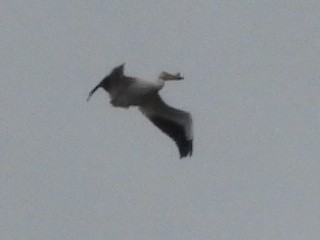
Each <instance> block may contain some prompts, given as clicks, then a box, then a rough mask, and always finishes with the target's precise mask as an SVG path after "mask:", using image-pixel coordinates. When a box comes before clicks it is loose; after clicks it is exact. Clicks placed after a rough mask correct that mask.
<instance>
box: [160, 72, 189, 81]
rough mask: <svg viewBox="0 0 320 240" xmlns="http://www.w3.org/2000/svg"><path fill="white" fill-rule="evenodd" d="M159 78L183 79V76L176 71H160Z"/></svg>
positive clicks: (166, 79) (165, 79)
mask: <svg viewBox="0 0 320 240" xmlns="http://www.w3.org/2000/svg"><path fill="white" fill-rule="evenodd" d="M159 79H162V80H164V81H169V80H176V81H178V80H183V79H184V77H182V76H181V75H180V73H176V74H170V73H167V72H162V73H161V74H160V76H159Z"/></svg>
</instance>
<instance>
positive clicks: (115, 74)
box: [87, 63, 125, 101]
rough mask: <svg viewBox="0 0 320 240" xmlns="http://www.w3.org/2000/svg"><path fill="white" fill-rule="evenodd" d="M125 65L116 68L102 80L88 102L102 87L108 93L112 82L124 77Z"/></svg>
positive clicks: (93, 90)
mask: <svg viewBox="0 0 320 240" xmlns="http://www.w3.org/2000/svg"><path fill="white" fill-rule="evenodd" d="M124 65H125V64H124V63H123V64H121V65H119V66H117V67H115V68H114V69H113V70H112V71H111V73H110V74H109V75H107V76H105V77H104V79H102V81H101V82H100V83H99V84H98V85H97V86H96V87H95V88H94V89H92V90H91V91H90V93H89V96H88V98H87V101H89V99H90V98H91V96H92V95H93V94H94V92H95V91H97V90H98V89H99V88H100V87H102V88H103V89H105V90H106V91H108V90H109V88H110V80H117V79H119V78H121V77H122V76H123V72H124Z"/></svg>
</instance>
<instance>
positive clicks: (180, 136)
mask: <svg viewBox="0 0 320 240" xmlns="http://www.w3.org/2000/svg"><path fill="white" fill-rule="evenodd" d="M182 79H183V77H181V76H180V74H179V73H178V74H175V75H172V74H169V73H167V72H162V73H161V74H160V76H159V78H158V79H157V81H156V82H155V83H152V82H148V81H144V80H141V79H138V78H134V77H128V76H125V75H124V64H122V65H120V66H118V67H116V68H114V69H113V70H112V72H111V73H110V74H109V75H107V76H106V77H105V78H104V79H103V80H102V81H101V82H100V83H99V84H98V85H97V86H96V87H95V88H94V89H92V91H91V92H90V93H89V96H88V99H87V101H88V100H89V99H90V97H91V96H92V94H93V93H94V92H95V91H96V90H97V89H98V88H100V87H101V88H103V89H104V90H106V91H107V92H108V93H109V95H110V103H111V104H112V105H113V106H114V107H122V108H128V107H130V106H137V107H139V109H140V111H141V112H142V113H143V114H144V115H145V116H146V117H147V118H148V119H149V120H150V121H151V122H152V123H153V124H154V125H156V126H157V127H158V128H160V129H161V130H162V131H163V132H164V133H165V134H167V135H168V136H169V137H171V138H172V139H173V140H174V141H175V142H176V144H177V146H178V149H179V153H180V158H183V157H186V156H188V155H189V156H191V155H192V150H193V149H192V148H193V133H192V118H191V115H190V114H189V113H188V112H185V111H182V110H179V109H175V108H173V107H171V106H169V105H167V104H166V103H165V102H164V101H163V100H162V99H161V97H160V95H159V94H158V92H159V91H160V90H161V89H162V88H163V87H164V83H165V81H169V80H182Z"/></svg>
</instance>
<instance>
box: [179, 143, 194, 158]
mask: <svg viewBox="0 0 320 240" xmlns="http://www.w3.org/2000/svg"><path fill="white" fill-rule="evenodd" d="M192 150H193V143H192V140H186V141H184V142H183V143H181V144H180V145H179V153H180V159H181V158H185V157H187V156H189V157H191V156H192Z"/></svg>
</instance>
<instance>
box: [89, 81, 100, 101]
mask: <svg viewBox="0 0 320 240" xmlns="http://www.w3.org/2000/svg"><path fill="white" fill-rule="evenodd" d="M99 87H100V84H98V85H97V86H96V87H95V88H94V89H92V90H91V92H90V93H89V96H88V98H87V102H88V101H89V100H90V98H91V96H92V95H93V94H94V92H95V91H97V89H98V88H99Z"/></svg>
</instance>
